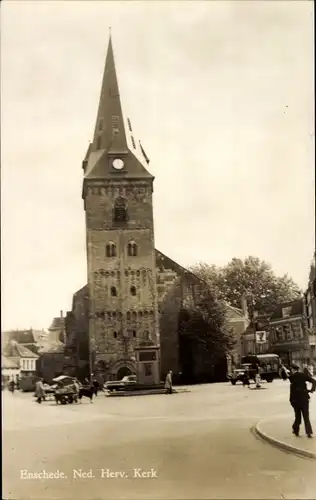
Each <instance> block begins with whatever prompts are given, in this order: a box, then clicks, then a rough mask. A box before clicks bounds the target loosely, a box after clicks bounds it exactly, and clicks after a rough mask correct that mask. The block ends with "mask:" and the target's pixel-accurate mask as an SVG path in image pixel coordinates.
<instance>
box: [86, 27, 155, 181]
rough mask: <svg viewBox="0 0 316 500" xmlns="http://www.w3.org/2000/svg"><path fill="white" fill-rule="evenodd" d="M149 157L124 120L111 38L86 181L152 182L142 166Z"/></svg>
mask: <svg viewBox="0 0 316 500" xmlns="http://www.w3.org/2000/svg"><path fill="white" fill-rule="evenodd" d="M115 158H120V159H121V160H123V162H124V166H123V168H121V169H120V170H115V169H114V168H113V160H114V159H115ZM148 161H149V160H148V158H147V156H146V154H145V153H144V150H143V149H142V147H141V144H140V143H139V142H137V141H136V140H135V137H134V135H133V131H132V125H131V121H130V119H129V118H127V117H124V115H123V112H122V105H121V96H120V92H119V86H118V81H117V75H116V69H115V61H114V54H113V46H112V39H111V37H110V40H109V45H108V51H107V56H106V62H105V69H104V74H103V80H102V86H101V95H100V100H99V107H98V112H97V119H96V125H95V130H94V137H93V142H92V143H91V144H90V145H89V148H88V151H87V154H86V157H85V159H84V162H83V166H84V176H85V179H91V180H93V179H94V180H95V179H105V178H108V179H113V180H115V179H124V178H126V179H130V178H140V179H144V178H145V179H152V180H153V176H152V175H151V174H150V173H149V172H148V171H147V169H146V167H145V165H147V164H148Z"/></svg>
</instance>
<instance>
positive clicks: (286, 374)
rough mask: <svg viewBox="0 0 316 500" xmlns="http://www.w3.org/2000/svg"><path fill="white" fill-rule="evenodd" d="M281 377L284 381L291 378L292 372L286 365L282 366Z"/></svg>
mask: <svg viewBox="0 0 316 500" xmlns="http://www.w3.org/2000/svg"><path fill="white" fill-rule="evenodd" d="M280 376H281V378H282V380H287V379H288V378H289V376H290V371H289V370H288V369H287V368H286V366H284V365H281V370H280Z"/></svg>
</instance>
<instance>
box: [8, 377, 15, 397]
mask: <svg viewBox="0 0 316 500" xmlns="http://www.w3.org/2000/svg"><path fill="white" fill-rule="evenodd" d="M14 390H15V383H14V380H11V381H10V382H9V391H10V392H12V394H14Z"/></svg>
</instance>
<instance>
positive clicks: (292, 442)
mask: <svg viewBox="0 0 316 500" xmlns="http://www.w3.org/2000/svg"><path fill="white" fill-rule="evenodd" d="M315 403H316V400H315V401H313V404H311V405H310V415H311V423H312V427H313V431H314V438H313V439H308V438H307V436H306V435H305V429H304V424H303V423H302V424H301V427H300V436H299V437H296V436H294V435H293V434H292V424H293V420H294V412H291V411H289V412H288V413H286V414H283V415H277V416H274V417H271V418H264V419H262V420H260V421H259V422H257V424H256V425H255V432H256V433H257V434H258V435H259V436H260V437H261V438H263V439H265V440H266V441H268V442H270V443H271V444H273V445H274V446H277V447H278V448H281V449H283V450H285V451H290V452H292V453H295V454H297V455H301V456H304V457H307V458H313V459H315V460H316V404H315Z"/></svg>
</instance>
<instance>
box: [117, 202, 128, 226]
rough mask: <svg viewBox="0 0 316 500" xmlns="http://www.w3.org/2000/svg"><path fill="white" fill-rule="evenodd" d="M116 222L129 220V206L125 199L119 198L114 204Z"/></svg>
mask: <svg viewBox="0 0 316 500" xmlns="http://www.w3.org/2000/svg"><path fill="white" fill-rule="evenodd" d="M114 220H115V221H116V222H124V221H126V220H127V205H126V201H125V200H124V198H121V197H120V198H117V199H116V200H115V203H114Z"/></svg>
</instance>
